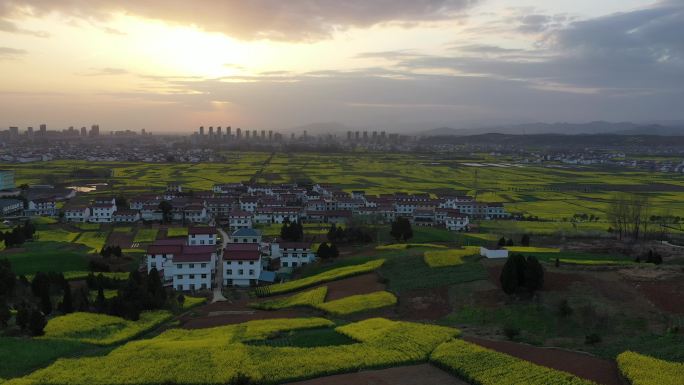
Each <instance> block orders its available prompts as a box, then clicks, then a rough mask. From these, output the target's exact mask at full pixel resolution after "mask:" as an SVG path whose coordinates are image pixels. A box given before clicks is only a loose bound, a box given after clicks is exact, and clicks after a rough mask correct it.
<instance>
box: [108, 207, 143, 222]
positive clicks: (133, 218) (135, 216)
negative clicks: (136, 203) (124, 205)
mask: <svg viewBox="0 0 684 385" xmlns="http://www.w3.org/2000/svg"><path fill="white" fill-rule="evenodd" d="M139 220H140V211H137V210H117V211H116V212H114V214H112V222H116V223H135V222H137V221H139Z"/></svg>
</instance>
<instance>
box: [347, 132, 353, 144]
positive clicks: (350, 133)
mask: <svg viewBox="0 0 684 385" xmlns="http://www.w3.org/2000/svg"><path fill="white" fill-rule="evenodd" d="M351 140H352V132H351V131H347V141H348V142H351Z"/></svg>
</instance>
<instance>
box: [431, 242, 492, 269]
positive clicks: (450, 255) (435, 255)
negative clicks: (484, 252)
mask: <svg viewBox="0 0 684 385" xmlns="http://www.w3.org/2000/svg"><path fill="white" fill-rule="evenodd" d="M479 253H480V248H479V247H478V246H465V247H464V248H463V249H449V250H429V251H426V252H425V253H424V254H423V259H424V260H425V263H427V265H428V266H430V267H445V266H458V265H462V264H463V262H464V258H466V257H470V256H474V255H479Z"/></svg>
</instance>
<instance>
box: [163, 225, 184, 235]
mask: <svg viewBox="0 0 684 385" xmlns="http://www.w3.org/2000/svg"><path fill="white" fill-rule="evenodd" d="M166 236H167V237H187V236H188V228H187V227H169V228H168V229H166Z"/></svg>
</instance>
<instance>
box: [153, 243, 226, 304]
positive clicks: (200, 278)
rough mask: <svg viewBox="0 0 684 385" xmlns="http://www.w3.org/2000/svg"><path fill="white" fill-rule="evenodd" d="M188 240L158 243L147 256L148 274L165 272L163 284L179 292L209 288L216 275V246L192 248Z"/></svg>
mask: <svg viewBox="0 0 684 385" xmlns="http://www.w3.org/2000/svg"><path fill="white" fill-rule="evenodd" d="M190 239H191V238H190V235H188V239H164V240H157V241H155V242H154V243H152V244H151V245H149V246H148V247H147V251H146V253H145V257H146V261H147V271H151V270H152V269H157V270H158V271H160V272H162V273H163V276H164V283H165V284H166V285H168V286H171V287H173V288H174V289H176V290H180V291H194V290H203V289H210V288H211V287H212V282H213V276H214V275H215V272H216V260H217V253H216V246H215V245H205V246H192V245H189V244H188V243H189V242H190Z"/></svg>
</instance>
